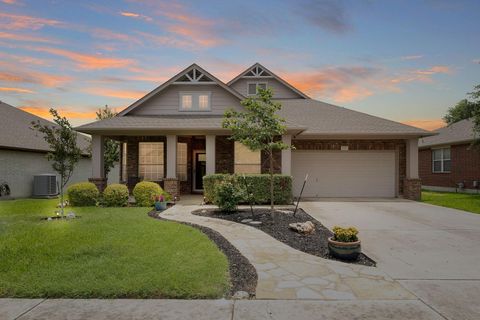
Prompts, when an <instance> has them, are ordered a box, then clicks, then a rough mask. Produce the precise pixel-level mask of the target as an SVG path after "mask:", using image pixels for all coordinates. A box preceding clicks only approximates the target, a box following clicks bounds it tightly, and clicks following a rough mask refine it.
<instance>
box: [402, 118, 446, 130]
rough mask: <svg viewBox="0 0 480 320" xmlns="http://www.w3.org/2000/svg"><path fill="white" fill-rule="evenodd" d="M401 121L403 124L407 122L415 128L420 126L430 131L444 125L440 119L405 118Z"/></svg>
mask: <svg viewBox="0 0 480 320" xmlns="http://www.w3.org/2000/svg"><path fill="white" fill-rule="evenodd" d="M401 122H402V123H404V124H408V125H410V126H414V127H417V128H422V129H425V130H430V131H432V130H435V129H438V128H441V127H444V126H445V125H446V124H445V122H444V121H443V120H442V119H419V120H405V121H401Z"/></svg>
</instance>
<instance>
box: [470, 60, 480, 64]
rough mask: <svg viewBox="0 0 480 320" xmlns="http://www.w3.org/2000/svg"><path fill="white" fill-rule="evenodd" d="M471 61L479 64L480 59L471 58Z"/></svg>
mask: <svg viewBox="0 0 480 320" xmlns="http://www.w3.org/2000/svg"><path fill="white" fill-rule="evenodd" d="M472 62H473V63H476V64H480V59H473V60H472Z"/></svg>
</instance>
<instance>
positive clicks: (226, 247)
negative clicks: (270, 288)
mask: <svg viewBox="0 0 480 320" xmlns="http://www.w3.org/2000/svg"><path fill="white" fill-rule="evenodd" d="M148 215H149V216H150V217H152V218H155V219H159V220H165V221H172V220H168V219H164V218H162V217H161V216H160V217H159V216H158V214H157V212H156V211H155V210H153V211H150V212H149V213H148ZM174 222H175V221H174ZM176 222H179V221H176ZM179 223H182V224H185V225H188V226H191V227H194V228H197V229H199V230H200V231H202V232H203V233H204V234H206V235H207V236H208V237H209V238H210V240H212V241H213V242H215V244H216V245H217V247H218V248H219V249H220V251H222V252H223V254H225V256H227V259H228V267H229V273H230V281H231V287H230V292H229V293H228V297H227V298H229V297H232V296H233V295H234V294H235V292H237V291H245V292H248V293H249V294H250V297H251V298H253V297H255V288H256V287H257V279H258V277H257V271H256V270H255V267H254V266H253V265H252V264H251V263H250V261H248V259H247V258H245V257H244V256H243V255H242V254H241V253H240V251H238V249H237V248H235V247H234V246H233V245H232V244H231V243H230V242H228V240H227V239H225V238H224V237H223V236H222V235H221V234H220V233H219V232H217V231H215V230H212V229H210V228H207V227H203V226H200V225H197V224H192V223H187V222H179Z"/></svg>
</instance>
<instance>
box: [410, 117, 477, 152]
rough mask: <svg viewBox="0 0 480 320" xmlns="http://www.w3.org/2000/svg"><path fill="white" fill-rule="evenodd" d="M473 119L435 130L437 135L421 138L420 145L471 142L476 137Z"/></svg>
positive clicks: (429, 145) (430, 145) (423, 146)
mask: <svg viewBox="0 0 480 320" xmlns="http://www.w3.org/2000/svg"><path fill="white" fill-rule="evenodd" d="M473 125H474V124H473V120H472V119H465V120H461V121H458V122H455V123H454V124H452V125H450V126H446V127H443V128H440V129H437V130H435V131H434V132H435V133H437V135H435V136H431V137H426V138H423V139H420V141H419V144H418V146H419V147H421V148H425V147H432V146H438V145H445V144H458V143H466V142H471V141H472V140H474V139H475V135H474V133H473Z"/></svg>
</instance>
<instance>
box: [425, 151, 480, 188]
mask: <svg viewBox="0 0 480 320" xmlns="http://www.w3.org/2000/svg"><path fill="white" fill-rule="evenodd" d="M418 157H419V175H420V179H422V184H423V185H425V186H438V187H450V188H455V187H456V184H457V183H460V182H463V183H465V188H467V189H473V181H474V180H480V150H478V149H476V148H472V147H471V146H470V144H461V145H453V146H451V147H450V158H451V172H450V173H433V172H432V149H422V150H420V151H419V155H418Z"/></svg>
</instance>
